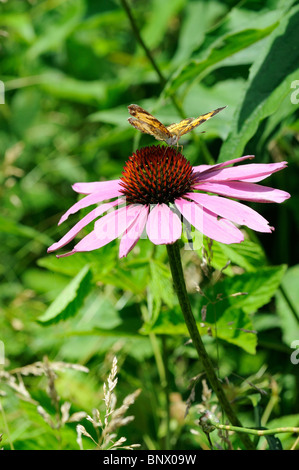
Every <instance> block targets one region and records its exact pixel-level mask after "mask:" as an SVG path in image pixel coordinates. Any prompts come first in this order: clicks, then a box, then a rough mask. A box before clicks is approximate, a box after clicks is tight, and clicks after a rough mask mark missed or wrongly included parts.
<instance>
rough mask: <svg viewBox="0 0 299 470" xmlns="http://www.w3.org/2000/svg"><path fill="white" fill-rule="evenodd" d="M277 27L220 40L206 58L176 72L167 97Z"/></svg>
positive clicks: (247, 30) (188, 64) (167, 90)
mask: <svg viewBox="0 0 299 470" xmlns="http://www.w3.org/2000/svg"><path fill="white" fill-rule="evenodd" d="M275 26H277V25H276V23H275V24H274V25H271V26H268V27H267V28H264V29H246V30H244V31H241V32H237V33H233V34H227V35H225V36H223V37H222V38H221V39H218V41H217V42H216V44H213V45H212V46H211V48H210V49H208V50H207V51H206V53H205V57H203V58H202V59H193V60H191V61H190V62H188V63H187V64H186V65H184V66H183V67H182V68H181V69H180V70H179V71H178V72H176V74H175V75H174V76H173V78H172V79H171V80H170V81H169V83H168V84H167V86H166V88H165V95H166V96H170V95H172V94H173V93H175V91H176V90H177V89H178V88H179V87H180V86H181V85H183V84H184V83H185V82H186V81H190V80H193V79H195V78H196V79H198V78H199V77H200V76H201V74H203V72H205V71H206V70H207V69H210V68H211V67H212V66H214V65H215V64H219V63H221V61H223V60H224V59H226V58H227V57H230V56H232V55H233V54H236V53H237V52H239V51H241V50H242V49H244V48H246V47H249V46H250V45H252V44H254V43H256V42H257V41H260V40H261V39H263V38H264V37H266V36H268V35H269V34H270V33H271V32H272V31H273V29H274V28H275Z"/></svg>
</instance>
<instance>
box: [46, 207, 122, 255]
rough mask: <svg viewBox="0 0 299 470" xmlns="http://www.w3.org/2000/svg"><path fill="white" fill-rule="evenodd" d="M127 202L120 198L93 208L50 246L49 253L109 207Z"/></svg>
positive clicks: (58, 247)
mask: <svg viewBox="0 0 299 470" xmlns="http://www.w3.org/2000/svg"><path fill="white" fill-rule="evenodd" d="M124 202H125V198H123V199H122V198H119V199H116V200H115V201H112V202H107V203H106V204H102V205H101V206H99V207H96V208H95V209H93V210H92V211H91V212H89V214H87V215H86V216H85V217H83V219H81V220H80V221H79V222H78V223H77V224H76V225H74V227H73V228H71V230H69V231H68V232H67V233H66V234H65V235H64V236H63V237H62V238H61V239H60V240H59V241H58V242H56V243H54V244H53V245H51V246H50V247H49V248H48V253H51V252H52V251H55V250H59V249H60V248H62V247H63V246H65V245H67V244H68V243H69V242H70V241H72V240H73V239H74V238H75V237H76V235H78V233H79V232H80V231H81V230H82V229H83V228H84V227H85V226H86V225H88V224H89V223H90V222H92V221H93V220H94V219H96V218H97V217H99V216H100V215H102V214H104V212H107V211H108V210H109V209H111V208H112V207H114V206H116V205H118V204H119V205H121V204H123V203H124Z"/></svg>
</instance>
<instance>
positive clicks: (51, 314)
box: [38, 265, 92, 325]
mask: <svg viewBox="0 0 299 470" xmlns="http://www.w3.org/2000/svg"><path fill="white" fill-rule="evenodd" d="M91 278H92V276H91V272H90V269H89V266H88V265H87V266H85V267H84V268H83V269H82V270H81V271H80V272H79V274H77V276H76V277H75V278H74V279H73V280H72V281H71V282H70V283H69V284H68V286H67V287H66V288H65V289H63V291H62V292H61V293H60V295H59V296H58V297H57V298H56V299H55V300H54V302H52V304H51V305H50V307H49V308H48V309H47V311H46V312H45V313H44V314H43V315H41V316H40V317H39V318H38V321H39V322H40V323H42V324H44V325H50V324H52V323H58V322H59V321H60V320H66V319H67V318H69V317H73V316H74V315H76V313H77V312H78V310H79V309H80V308H81V306H82V305H83V302H84V300H85V298H86V296H87V295H88V293H89V291H90V289H91V287H92V283H91Z"/></svg>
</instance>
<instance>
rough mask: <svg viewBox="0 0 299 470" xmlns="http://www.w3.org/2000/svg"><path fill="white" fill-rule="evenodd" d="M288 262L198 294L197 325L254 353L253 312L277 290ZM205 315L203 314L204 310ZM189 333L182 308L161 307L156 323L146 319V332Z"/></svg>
mask: <svg viewBox="0 0 299 470" xmlns="http://www.w3.org/2000/svg"><path fill="white" fill-rule="evenodd" d="M285 269H286V267H285V266H278V267H269V268H268V267H267V268H261V269H259V270H258V271H255V272H250V273H245V274H242V275H239V276H234V277H233V278H226V279H225V280H224V281H222V282H218V283H217V284H216V285H215V286H213V287H210V288H208V289H207V290H206V291H205V296H204V297H200V296H198V298H197V303H196V307H194V306H193V311H194V312H195V311H196V310H197V312H198V315H197V326H198V329H199V331H200V333H201V334H212V335H213V336H215V337H217V338H220V339H222V340H224V341H227V342H229V343H231V344H234V345H236V346H238V347H240V348H242V349H244V350H245V351H246V352H248V353H250V354H254V353H255V348H256V345H257V337H256V332H255V331H254V330H253V326H252V322H251V319H250V317H249V314H252V313H254V312H255V311H256V310H258V309H259V308H260V307H262V306H263V305H265V304H267V303H268V302H269V301H270V300H271V298H272V296H273V295H274V293H275V291H276V290H277V288H278V286H279V283H280V281H281V278H282V276H283V274H284V272H285ZM203 310H204V311H205V318H202V313H201V312H202V311H203ZM150 332H154V333H156V334H167V335H188V331H187V327H186V325H185V323H184V318H183V315H182V313H181V311H180V308H179V307H178V306H177V307H175V308H172V309H169V310H167V311H161V312H160V315H159V316H158V317H157V319H156V321H155V323H154V324H150V323H146V324H145V325H144V327H143V329H142V333H143V334H149V333H150Z"/></svg>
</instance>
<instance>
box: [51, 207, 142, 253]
mask: <svg viewBox="0 0 299 470" xmlns="http://www.w3.org/2000/svg"><path fill="white" fill-rule="evenodd" d="M141 208H142V206H141V205H139V206H124V207H121V208H120V209H117V210H115V211H114V212H110V213H108V214H107V215H105V216H104V217H101V219H99V220H97V221H96V223H95V228H94V230H93V231H92V232H90V233H89V234H88V235H86V237H84V238H82V240H80V242H79V243H77V245H76V246H75V247H74V248H73V250H72V251H71V252H69V253H65V254H64V255H60V256H59V257H62V256H69V255H72V254H74V253H78V252H83V251H92V250H97V249H98V248H101V247H102V246H104V245H107V244H108V243H110V242H111V241H112V240H115V238H117V237H119V236H120V235H121V234H122V233H123V232H124V231H125V230H126V229H127V228H129V227H130V226H131V225H132V223H133V222H134V220H135V219H136V218H137V217H138V215H139V213H140V210H141Z"/></svg>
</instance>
